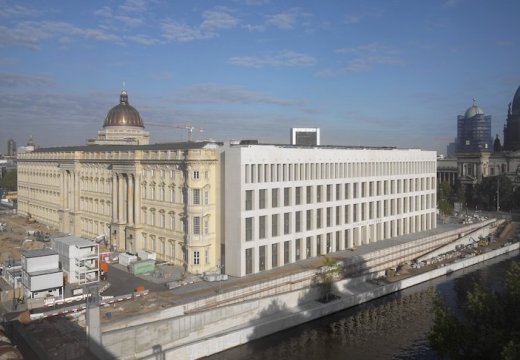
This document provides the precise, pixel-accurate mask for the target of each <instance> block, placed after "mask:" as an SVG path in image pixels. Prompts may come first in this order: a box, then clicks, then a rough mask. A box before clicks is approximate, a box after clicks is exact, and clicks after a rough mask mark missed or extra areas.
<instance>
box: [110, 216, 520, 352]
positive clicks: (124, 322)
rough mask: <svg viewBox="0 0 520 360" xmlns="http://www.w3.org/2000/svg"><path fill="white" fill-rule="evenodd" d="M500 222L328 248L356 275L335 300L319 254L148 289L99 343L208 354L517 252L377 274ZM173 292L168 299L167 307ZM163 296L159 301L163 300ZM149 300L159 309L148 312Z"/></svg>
mask: <svg viewBox="0 0 520 360" xmlns="http://www.w3.org/2000/svg"><path fill="white" fill-rule="evenodd" d="M501 222H502V221H495V220H494V219H493V220H488V221H485V222H481V223H478V224H472V225H449V226H441V227H439V228H438V229H436V230H434V231H429V232H425V233H422V234H415V235H414V236H404V237H400V238H396V239H391V240H386V241H382V242H379V243H373V244H367V245H365V246H363V247H361V248H360V249H356V250H355V251H344V252H338V253H333V254H329V256H331V257H333V258H334V259H336V260H338V261H342V262H343V263H344V265H346V268H347V269H350V270H349V271H352V272H354V273H357V274H358V276H356V277H355V278H353V277H349V278H347V279H343V280H340V281H338V282H336V283H335V285H334V293H335V294H337V295H338V299H336V300H335V301H331V302H328V303H322V302H320V301H317V300H318V299H319V298H320V297H321V296H322V293H321V288H320V287H319V286H316V272H317V268H319V266H320V265H321V262H322V261H323V260H322V259H321V260H320V259H309V260H307V261H304V262H302V263H301V264H293V265H290V266H287V267H283V268H280V269H276V270H274V271H270V272H266V273H263V274H258V275H256V276H251V277H247V278H245V279H234V280H232V281H230V282H229V283H227V284H224V285H223V287H222V291H221V292H219V293H218V294H215V293H213V294H212V295H211V296H210V295H209V294H208V289H207V288H205V287H204V284H200V285H197V284H193V286H192V287H186V288H184V289H176V290H177V291H173V294H174V297H172V292H168V293H156V294H151V296H152V297H151V298H148V299H146V303H143V304H141V305H139V302H137V303H136V302H134V303H133V304H132V306H134V308H130V307H129V308H123V309H121V310H120V311H118V315H117V316H118V317H117V318H116V319H115V320H109V321H104V322H103V326H102V343H103V346H104V347H105V349H106V350H108V351H109V352H110V353H112V354H114V356H116V357H117V358H122V359H141V358H150V359H152V358H154V357H153V356H155V355H156V354H157V352H159V353H161V354H163V355H164V358H166V359H170V358H171V359H175V358H183V359H197V358H200V357H204V356H207V355H211V354H214V353H217V352H220V351H223V350H226V349H229V348H231V347H234V346H238V345H241V344H245V343H247V342H249V341H252V340H254V339H258V338H260V337H262V336H266V335H269V334H273V333H275V332H278V331H281V330H284V329H287V328H290V327H293V326H296V325H299V324H302V323H304V322H307V321H311V320H314V319H317V318H319V317H322V316H326V315H329V314H332V313H334V312H337V311H341V310H343V309H346V308H348V307H352V306H355V305H358V304H361V303H363V302H366V301H370V300H372V299H375V298H377V297H380V296H384V295H387V294H390V293H392V292H396V291H399V290H401V289H404V288H407V287H410V286H413V285H416V284H419V283H421V282H424V281H427V280H429V279H432V278H434V277H438V276H442V275H445V274H448V273H450V272H453V271H457V270H458V269H461V268H464V267H467V266H471V265H473V264H476V263H478V262H481V261H485V260H487V259H490V258H492V257H495V256H499V255H500V254H503V253H507V252H510V251H518V243H515V244H511V245H508V246H505V247H501V248H498V249H495V250H490V251H488V252H486V253H484V254H481V255H478V256H472V257H471V258H466V259H463V260H461V261H458V262H456V263H453V264H449V265H446V266H443V267H440V268H438V269H433V270H429V271H428V270H427V269H426V268H425V269H423V270H424V271H425V272H423V273H421V274H417V275H412V276H409V277H407V278H404V279H396V281H394V282H390V281H388V280H387V279H384V278H382V279H377V280H376V279H375V278H376V277H378V276H381V275H382V274H383V273H384V269H388V268H392V267H396V266H397V265H398V264H400V263H402V262H404V261H410V260H412V259H415V258H417V257H419V256H422V255H424V254H427V253H429V252H432V251H433V250H435V249H437V248H439V247H441V246H444V245H446V244H449V243H451V242H454V241H462V240H464V238H465V237H467V238H471V237H472V238H479V237H484V236H487V235H488V234H490V233H492V232H494V231H495V230H496V229H497V226H500V224H501ZM418 235H421V236H418ZM342 253H344V254H342ZM343 255H345V256H343ZM349 266H350V268H349ZM172 298H173V299H174V301H173V302H170V303H169V306H168V305H166V302H167V300H169V301H172ZM161 299H163V301H165V302H164V303H162V304H161ZM154 303H155V304H156V305H157V306H158V309H155V310H154V306H152V304H154ZM144 304H149V305H150V306H149V307H148V309H147V311H144V310H140V309H139V306H141V309H143V308H145V307H146V306H145V305H144ZM128 305H130V304H128ZM125 306H126V304H125ZM106 311H110V309H102V313H103V312H106ZM114 313H115V312H114ZM223 329H224V330H223ZM152 349H155V353H153V351H152ZM154 354H155V355H154Z"/></svg>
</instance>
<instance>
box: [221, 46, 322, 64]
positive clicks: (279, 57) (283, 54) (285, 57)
mask: <svg viewBox="0 0 520 360" xmlns="http://www.w3.org/2000/svg"><path fill="white" fill-rule="evenodd" d="M229 61H230V62H231V64H233V65H238V66H244V67H252V68H263V67H266V66H290V67H294V66H298V67H302V66H312V65H315V64H316V63H317V60H316V59H315V58H314V57H312V56H310V55H306V54H301V53H297V52H294V51H290V50H283V51H280V52H277V53H271V54H264V55H260V56H235V57H232V58H231V59H229Z"/></svg>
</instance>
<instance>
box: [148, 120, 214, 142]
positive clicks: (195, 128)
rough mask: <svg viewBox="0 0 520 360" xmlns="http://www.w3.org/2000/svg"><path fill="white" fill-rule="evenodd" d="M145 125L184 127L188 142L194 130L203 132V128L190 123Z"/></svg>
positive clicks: (153, 124) (151, 124)
mask: <svg viewBox="0 0 520 360" xmlns="http://www.w3.org/2000/svg"><path fill="white" fill-rule="evenodd" d="M146 125H147V126H156V127H165V128H174V129H184V130H186V132H187V133H188V142H191V138H192V134H193V132H194V131H197V132H203V131H204V129H203V128H199V127H196V126H192V125H190V124H186V125H173V124H159V123H146Z"/></svg>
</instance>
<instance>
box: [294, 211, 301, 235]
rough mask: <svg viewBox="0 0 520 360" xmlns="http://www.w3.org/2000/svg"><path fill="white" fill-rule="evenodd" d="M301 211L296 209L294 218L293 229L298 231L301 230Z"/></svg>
mask: <svg viewBox="0 0 520 360" xmlns="http://www.w3.org/2000/svg"><path fill="white" fill-rule="evenodd" d="M301 221H302V212H301V211H296V217H295V219H294V231H296V232H300V231H302V223H301Z"/></svg>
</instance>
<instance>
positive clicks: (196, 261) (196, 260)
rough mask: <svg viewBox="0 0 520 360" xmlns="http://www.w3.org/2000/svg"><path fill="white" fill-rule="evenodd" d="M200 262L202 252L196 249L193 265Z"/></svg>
mask: <svg viewBox="0 0 520 360" xmlns="http://www.w3.org/2000/svg"><path fill="white" fill-rule="evenodd" d="M199 264H200V252H198V251H194V252H193V265H199Z"/></svg>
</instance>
